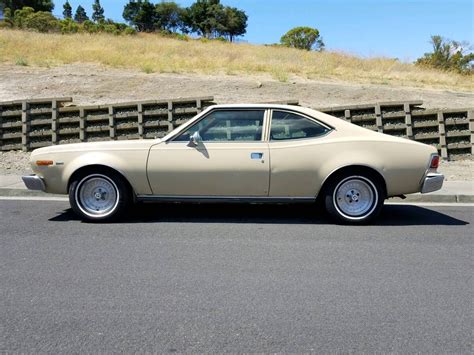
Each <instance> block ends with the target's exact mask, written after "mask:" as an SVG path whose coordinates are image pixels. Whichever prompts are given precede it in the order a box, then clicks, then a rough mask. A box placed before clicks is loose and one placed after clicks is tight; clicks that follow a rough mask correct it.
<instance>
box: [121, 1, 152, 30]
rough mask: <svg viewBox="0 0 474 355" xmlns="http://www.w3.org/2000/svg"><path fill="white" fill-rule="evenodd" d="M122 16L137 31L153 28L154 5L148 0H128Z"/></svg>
mask: <svg viewBox="0 0 474 355" xmlns="http://www.w3.org/2000/svg"><path fill="white" fill-rule="evenodd" d="M123 18H124V19H125V21H127V22H128V23H129V24H131V25H132V26H134V27H135V28H136V29H137V30H138V31H139V32H152V31H154V30H155V22H156V14H155V6H154V5H153V4H151V3H150V2H149V1H148V0H136V1H134V0H130V1H129V2H128V4H126V5H125V7H124V9H123Z"/></svg>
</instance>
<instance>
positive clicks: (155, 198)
mask: <svg viewBox="0 0 474 355" xmlns="http://www.w3.org/2000/svg"><path fill="white" fill-rule="evenodd" d="M137 200H138V201H142V202H171V203H174V202H184V203H186V202H191V203H312V202H315V201H316V198H315V197H258V196H244V197H235V196H167V195H138V196H137Z"/></svg>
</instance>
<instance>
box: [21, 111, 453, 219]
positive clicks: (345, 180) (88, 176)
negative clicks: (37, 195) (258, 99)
mask: <svg viewBox="0 0 474 355" xmlns="http://www.w3.org/2000/svg"><path fill="white" fill-rule="evenodd" d="M438 162H439V156H438V154H437V151H436V149H435V148H434V147H432V146H428V145H424V144H421V143H417V142H414V141H411V140H408V139H403V138H396V137H392V136H388V135H384V134H380V133H376V132H372V131H370V130H367V129H364V128H361V127H358V126H356V125H353V124H350V123H348V122H345V121H344V120H341V119H339V118H335V117H333V116H329V115H327V114H324V113H321V112H318V111H314V110H311V109H308V108H303V107H296V106H286V105H217V106H212V107H210V108H208V109H206V110H205V111H204V112H202V113H200V114H199V115H197V116H196V117H195V118H193V119H191V120H190V121H188V122H187V123H185V124H184V125H182V126H181V127H178V128H177V129H175V130H174V131H172V132H171V133H169V134H168V135H167V136H165V137H164V138H162V139H156V140H131V141H113V142H97V143H79V144H68V145H59V146H52V147H46V148H41V149H37V150H35V151H34V152H33V153H32V154H31V166H32V168H33V171H34V173H35V174H36V175H32V176H25V177H23V180H24V182H25V184H26V186H27V187H28V188H29V189H32V190H42V191H46V192H48V193H55V194H69V199H70V203H71V207H72V208H73V210H74V211H75V212H76V213H77V214H78V215H79V216H80V217H81V218H82V219H84V220H89V221H106V220H113V219H115V220H116V219H117V218H119V217H121V216H123V215H124V213H126V211H127V207H129V206H130V205H131V204H133V203H135V202H139V201H145V202H154V201H157V202H160V201H161V202H163V201H171V202H188V201H189V202H208V201H212V202H220V201H221V202H224V201H225V202H247V203H266V202H270V203H296V202H306V203H314V202H316V201H318V200H320V201H321V202H322V203H323V204H324V205H325V207H326V209H327V211H328V212H329V213H330V215H332V216H333V217H334V218H335V219H336V220H337V221H338V222H343V223H367V222H369V221H370V220H372V219H373V218H375V217H376V216H377V215H378V214H379V212H380V210H381V208H382V206H383V203H384V200H385V199H387V198H389V197H392V196H402V195H405V194H411V193H415V192H422V193H426V192H431V191H436V190H439V189H440V188H441V186H442V184H443V180H444V177H443V175H441V174H439V173H437V172H436V170H437V167H438Z"/></svg>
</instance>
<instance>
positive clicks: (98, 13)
mask: <svg viewBox="0 0 474 355" xmlns="http://www.w3.org/2000/svg"><path fill="white" fill-rule="evenodd" d="M92 11H93V12H92V20H94V22H101V21H104V20H105V16H104V8H103V7H102V5H100V0H95V1H94V3H93V4H92Z"/></svg>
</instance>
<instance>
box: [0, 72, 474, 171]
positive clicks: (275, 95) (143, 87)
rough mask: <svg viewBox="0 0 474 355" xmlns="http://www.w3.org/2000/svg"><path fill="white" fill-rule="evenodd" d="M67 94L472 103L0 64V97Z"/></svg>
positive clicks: (330, 87) (307, 85) (336, 87)
mask: <svg viewBox="0 0 474 355" xmlns="http://www.w3.org/2000/svg"><path fill="white" fill-rule="evenodd" d="M61 96H71V97H73V99H74V102H75V103H76V104H80V105H84V104H103V103H112V102H113V103H116V102H125V101H133V100H149V99H150V100H151V99H168V98H178V97H195V96H214V98H215V101H216V102H218V103H245V102H247V103H251V102H268V101H278V100H286V99H298V100H299V101H300V104H301V105H304V106H309V107H314V108H318V107H329V106H340V105H348V104H363V103H373V102H377V101H394V100H396V101H401V100H423V102H424V107H426V108H464V107H472V106H474V93H472V92H471V93H467V92H452V91H441V90H428V89H417V88H408V87H391V86H384V85H371V84H352V83H346V82H339V81H326V82H320V81H312V80H305V79H301V78H290V80H289V81H288V82H279V81H276V80H274V79H272V78H270V77H267V76H260V77H255V76H252V77H250V76H228V75H227V76H226V75H220V76H205V75H197V74H196V75H189V74H187V75H183V74H145V73H142V72H139V71H136V70H128V69H110V68H105V67H101V66H97V65H86V64H73V65H65V66H60V67H54V68H40V67H21V66H12V65H4V64H0V101H8V100H19V99H25V98H42V97H43V98H44V97H61ZM28 156H29V154H27V153H23V152H4V153H2V152H0V174H2V175H3V174H24V173H28V172H29V166H28ZM440 170H441V171H443V172H444V173H445V175H446V177H447V179H448V180H473V171H474V161H472V160H466V161H458V162H443V163H442V165H441V168H440Z"/></svg>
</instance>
